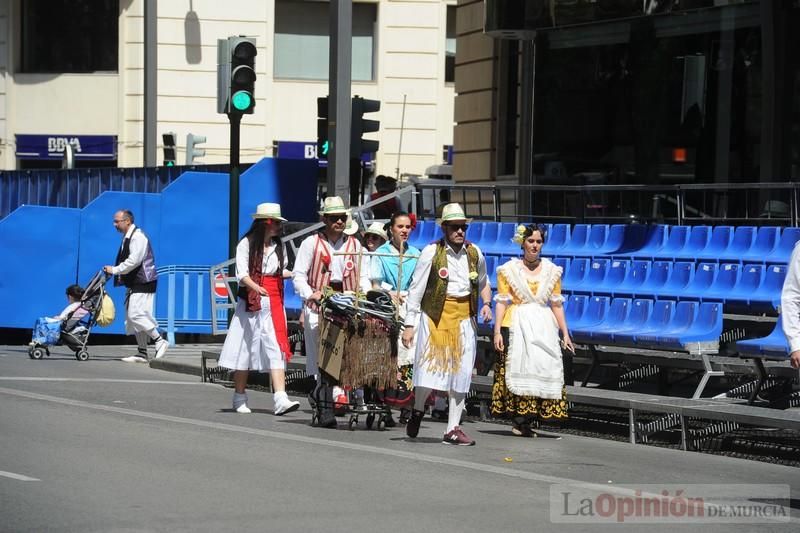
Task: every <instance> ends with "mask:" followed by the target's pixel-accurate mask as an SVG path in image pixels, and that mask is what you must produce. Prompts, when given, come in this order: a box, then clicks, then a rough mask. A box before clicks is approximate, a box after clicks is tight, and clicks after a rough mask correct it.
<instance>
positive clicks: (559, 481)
mask: <svg viewBox="0 0 800 533" xmlns="http://www.w3.org/2000/svg"><path fill="white" fill-rule="evenodd" d="M0 394H8V395H10V396H18V397H21V398H29V399H32V400H40V401H44V402H51V403H57V404H61V405H69V406H72V407H82V408H84V409H92V410H95V411H105V412H108V413H117V414H123V415H129V416H134V417H139V418H147V419H150V420H160V421H163V422H172V423H176V424H185V425H189V426H195V427H201V428H206V429H216V430H221V431H229V432H236V433H245V434H248V435H258V436H260V437H268V438H273V439H279V440H284V441H291V442H300V443H303V444H310V445H313V446H326V447H328V448H339V449H344V450H351V451H358V452H364V453H371V454H375V455H384V456H390V457H393V458H404V459H409V460H412V461H420V462H426V463H432V464H437V465H445V466H454V467H458V468H463V469H465V470H473V471H478V472H483V473H490V474H496V475H501V476H507V477H512V478H518V479H524V480H528V481H537V482H541V483H549V484H556V485H569V486H572V487H576V488H581V489H585V490H592V491H598V492H600V493H614V494H619V495H622V496H629V497H634V496H635V497H644V498H660V497H661V496H660V495H658V494H648V493H646V492H638V491H634V490H632V489H627V488H624V487H615V486H613V485H607V484H604V483H592V482H589V481H578V480H575V479H569V478H563V477H558V476H550V475H547V474H537V473H536V472H527V471H523V470H514V469H511V468H506V467H502V466H494V465H487V464H481V463H470V462H468V461H462V460H459V459H453V458H450V457H438V456H435V455H426V454H423V453H417V452H406V451H402V450H393V449H388V448H380V447H377V446H369V445H366V444H356V443H352V442H338V441H333V440H327V439H321V438H317V437H306V436H304V435H292V434H290V433H283V432H279V431H272V430H268V429H257V428H248V427H244V426H235V425H232V424H223V423H221V422H210V421H207V420H198V419H195V418H184V417H179V416H171V415H164V414H159V413H148V412H146V411H137V410H136V409H128V408H124V407H113V406H110V405H100V404H93V403H89V402H84V401H81V400H71V399H69V398H59V397H57V396H48V395H45V394H38V393H35V392H29V391H22V390H16V389H7V388H4V387H0ZM712 503H713V502H706V504H705V505H710V504H712ZM728 503H730V502H728ZM746 504H747V502H742V505H746ZM789 512H790V511H789V510H788V509H787V514H788V513H789ZM764 518H765V519H769V518H771V519H773V520H774V521H775V522H781V523H786V522H791V523H794V524H800V518H796V517H793V516H789V517H788V519H782V518H780V517H769V516H765V517H764Z"/></svg>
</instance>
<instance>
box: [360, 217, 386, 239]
mask: <svg viewBox="0 0 800 533" xmlns="http://www.w3.org/2000/svg"><path fill="white" fill-rule="evenodd" d="M368 233H371V234H372V235H377V236H378V237H380V238H381V239H383V240H384V241H388V240H389V237H388V236H387V235H386V232H385V231H384V230H383V224H381V223H380V222H373V223H372V224H370V225H369V227H368V228H367V229H366V230H365V231H364V235H367V234H368Z"/></svg>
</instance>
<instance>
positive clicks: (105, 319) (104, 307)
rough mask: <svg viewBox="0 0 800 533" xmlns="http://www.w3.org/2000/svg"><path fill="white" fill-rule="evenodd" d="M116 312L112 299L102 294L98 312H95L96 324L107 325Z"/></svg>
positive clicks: (112, 319)
mask: <svg viewBox="0 0 800 533" xmlns="http://www.w3.org/2000/svg"><path fill="white" fill-rule="evenodd" d="M116 314H117V310H116V309H115V308H114V300H112V299H111V297H110V296H109V295H108V294H104V295H103V299H102V300H101V301H100V312H99V313H97V325H98V326H102V327H105V326H108V325H109V324H111V323H112V322H114V317H115V316H116Z"/></svg>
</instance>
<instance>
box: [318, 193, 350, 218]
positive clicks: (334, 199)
mask: <svg viewBox="0 0 800 533" xmlns="http://www.w3.org/2000/svg"><path fill="white" fill-rule="evenodd" d="M346 213H347V208H346V207H345V206H344V200H342V198H341V197H340V196H328V197H327V198H325V202H324V203H323V204H322V211H320V212H319V214H320V215H323V216H325V215H344V214H346Z"/></svg>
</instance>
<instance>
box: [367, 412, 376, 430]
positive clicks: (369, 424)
mask: <svg viewBox="0 0 800 533" xmlns="http://www.w3.org/2000/svg"><path fill="white" fill-rule="evenodd" d="M366 422H367V429H372V424H374V423H375V415H373V414H372V413H370V414H368V415H367V421H366Z"/></svg>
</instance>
